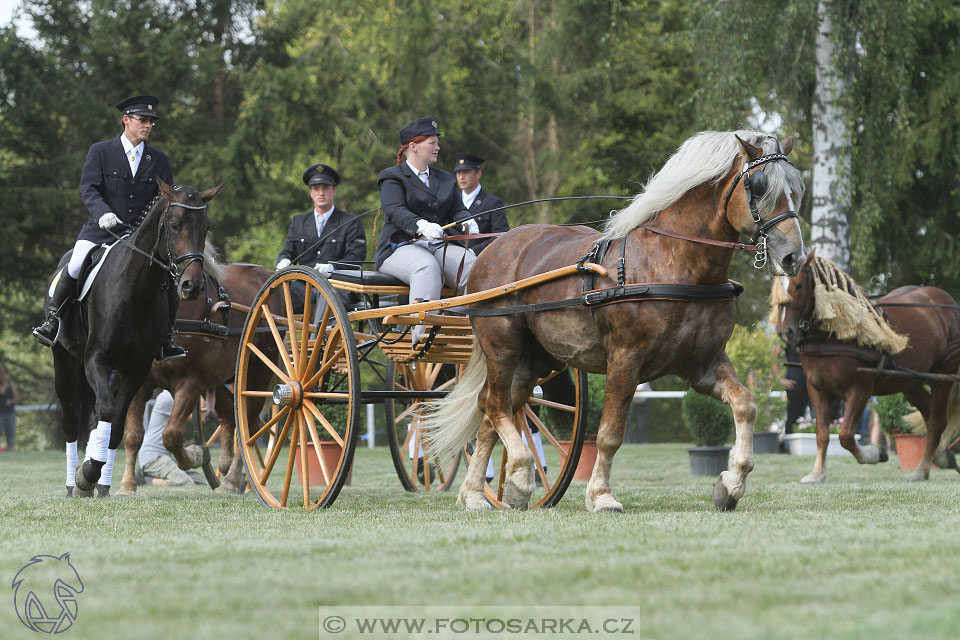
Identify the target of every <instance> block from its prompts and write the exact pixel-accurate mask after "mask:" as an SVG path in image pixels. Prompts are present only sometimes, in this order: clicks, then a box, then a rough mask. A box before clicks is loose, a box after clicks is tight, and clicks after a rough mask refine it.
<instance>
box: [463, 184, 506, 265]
mask: <svg viewBox="0 0 960 640" xmlns="http://www.w3.org/2000/svg"><path fill="white" fill-rule="evenodd" d="M461 199H462V197H461ZM502 207H503V200H501V199H500V197H499V196H495V195H493V194H492V193H490V192H489V191H487V190H486V189H484V188H483V187H480V193H478V194H477V197H476V198H474V200H473V202H472V203H471V204H470V214H471V215H473V214H475V213H481V212H483V211H490V210H491V209H498V211H494V212H493V213H488V214H486V215H482V216H477V217H476V218H474V220H476V221H477V227H479V228H480V233H497V232H506V231H510V223H509V222H508V221H507V212H506V211H504V210H503V208H502ZM494 240H496V238H481V239H480V240H471V241H470V244H468V245H467V246H468V247H470V249H472V250H473V252H474V253H475V254H477V255H480V252H481V251H483V250H484V249H485V248H486V246H487V245H488V244H490V243H491V242H493V241H494Z"/></svg>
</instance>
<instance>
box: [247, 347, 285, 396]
mask: <svg viewBox="0 0 960 640" xmlns="http://www.w3.org/2000/svg"><path fill="white" fill-rule="evenodd" d="M247 349H249V350H250V351H251V352H252V353H253V354H254V355H255V356H257V358H259V359H260V361H261V362H263V364H265V365H267V367H268V368H269V369H270V370H271V371H273V373H274V375H276V376H277V377H278V378H280V379H281V380H283V381H284V382H286V381H287V380H289V379H290V376H288V375H287V374H285V373H284V372H283V371H280V369H279V368H278V367H277V365H275V364H274V363H273V360H271V359H270V358H268V357H267V356H265V355H264V353H263V352H262V351H260V349H258V348H257V346H256V345H255V344H253V343H252V342H250V343H248V344H247ZM250 393H251V392H250V391H244V392H243V394H244V395H248V394H250ZM270 395H271V396H272V395H273V392H270Z"/></svg>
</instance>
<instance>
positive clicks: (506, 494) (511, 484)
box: [503, 476, 533, 509]
mask: <svg viewBox="0 0 960 640" xmlns="http://www.w3.org/2000/svg"><path fill="white" fill-rule="evenodd" d="M531 493H533V489H530V490H528V491H524V490H523V489H521V488H520V487H519V486H517V484H516V482H515V481H514V477H513V476H510V477H509V478H507V481H506V482H505V483H504V484H503V502H504V503H505V504H506V505H507V506H509V507H510V508H511V509H526V508H527V504H528V503H529V502H530V494H531Z"/></svg>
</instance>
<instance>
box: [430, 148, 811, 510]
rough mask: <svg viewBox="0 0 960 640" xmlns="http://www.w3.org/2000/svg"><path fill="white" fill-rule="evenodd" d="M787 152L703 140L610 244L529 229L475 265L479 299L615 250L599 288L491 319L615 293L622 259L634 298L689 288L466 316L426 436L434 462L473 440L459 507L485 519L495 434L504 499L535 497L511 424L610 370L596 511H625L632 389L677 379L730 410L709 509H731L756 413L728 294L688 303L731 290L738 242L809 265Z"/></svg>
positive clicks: (612, 233)
mask: <svg viewBox="0 0 960 640" xmlns="http://www.w3.org/2000/svg"><path fill="white" fill-rule="evenodd" d="M792 148H793V140H792V138H787V139H786V140H784V141H783V142H782V143H778V142H777V140H776V138H773V137H771V136H766V135H764V134H762V133H759V132H756V131H739V132H732V131H731V132H713V131H710V132H702V133H699V134H697V135H695V136H693V137H692V138H690V139H689V140H687V141H686V142H685V143H684V144H683V145H682V146H681V147H680V148H679V149H678V150H677V152H676V153H675V154H674V155H673V156H672V157H671V158H670V159H669V160H668V161H667V163H666V164H665V165H664V166H663V168H662V169H661V170H660V171H659V172H658V173H657V174H656V175H655V176H654V177H653V178H652V179H651V180H650V182H649V183H648V184H647V185H646V187H645V189H644V191H643V192H642V193H641V194H639V195H638V196H636V198H634V200H633V201H632V202H631V204H630V205H628V206H627V207H626V208H625V209H623V210H621V211H619V212H617V213H616V214H615V215H613V216H612V217H611V219H610V220H609V221H608V223H607V226H606V229H605V231H604V233H603V235H602V236H601V234H599V233H598V232H596V231H594V230H593V229H588V228H586V227H559V226H550V225H529V226H524V227H519V228H517V229H514V230H512V231H510V232H509V233H507V234H505V235H504V236H502V237H501V238H499V239H498V240H497V241H496V242H494V243H493V244H491V245H490V246H489V247H487V248H486V249H485V250H484V251H483V253H482V254H480V257H479V258H478V259H477V261H476V262H475V263H474V266H473V269H472V271H471V273H470V279H469V283H468V289H469V290H470V291H479V290H482V289H489V288H492V287H495V286H500V285H504V284H507V283H510V282H512V281H516V280H520V279H521V278H525V277H529V276H532V275H535V274H539V273H544V272H546V271H548V270H551V269H555V268H557V267H561V266H566V265H569V264H571V263H573V262H576V261H577V260H578V258H580V257H581V256H586V255H587V254H588V253H589V252H591V251H592V248H593V247H594V246H595V245H596V243H597V242H598V241H599V240H601V239H604V240H610V241H611V245H610V249H609V251H608V252H607V253H606V256H605V257H604V258H603V259H602V263H601V264H602V265H603V266H605V267H606V268H608V269H609V272H610V275H609V277H600V276H598V277H597V278H596V281H595V282H592V283H591V282H589V281H585V280H584V279H583V278H580V277H566V278H562V279H558V280H553V281H550V282H548V283H546V284H544V285H540V286H537V287H533V288H530V289H524V290H522V291H519V292H515V293H511V294H508V295H505V296H502V297H499V298H496V299H494V300H492V301H489V302H487V303H485V304H484V305H482V306H486V307H510V306H515V305H521V304H535V303H542V302H549V301H558V300H565V299H570V298H576V297H579V296H580V295H581V293H582V292H583V290H584V289H607V288H613V287H615V286H616V285H617V284H618V280H619V278H618V276H617V271H618V263H620V256H621V255H622V256H623V262H622V269H623V280H624V281H625V283H627V286H629V285H631V284H638V285H643V284H651V283H657V284H673V285H690V286H687V287H680V288H678V289H677V290H676V291H677V294H676V295H674V294H669V293H665V294H664V295H661V296H659V297H657V298H655V299H648V300H643V301H639V300H632V301H631V300H624V301H621V302H619V303H616V304H604V305H597V306H593V307H589V308H588V307H586V306H583V305H575V306H569V307H565V308H562V309H552V310H544V311H536V312H518V313H510V314H509V315H500V316H471V323H472V325H473V330H474V334H475V337H476V347H475V348H474V352H473V355H472V357H471V360H470V363H469V364H468V365H467V367H466V369H465V372H464V377H463V379H462V380H461V382H460V384H459V385H458V386H457V387H456V388H455V390H454V391H453V392H451V394H450V395H449V396H447V398H445V399H444V400H442V401H440V402H438V403H435V404H434V406H433V414H432V416H431V417H430V418H429V419H428V420H427V421H426V424H425V425H424V429H425V432H427V434H428V435H427V440H428V446H430V447H431V448H432V449H433V451H434V452H435V453H439V455H440V456H441V457H440V459H446V456H448V455H451V454H452V453H453V452H455V451H457V450H458V449H459V448H460V447H462V446H464V445H465V444H466V443H467V442H469V441H470V440H471V439H472V438H473V436H474V434H477V446H476V449H475V454H474V456H473V458H472V460H471V462H470V467H469V469H468V471H467V477H466V479H465V480H464V482H463V485H462V486H461V488H460V494H459V499H458V502H459V503H460V504H462V505H464V506H465V507H466V508H467V509H468V510H484V509H488V508H490V507H489V505H488V504H487V503H486V501H485V500H484V498H483V493H482V489H483V480H484V477H483V474H484V471H485V468H486V465H487V459H488V457H489V455H490V451H491V449H492V447H493V446H494V444H495V442H496V439H497V437H498V436H499V438H500V439H501V441H502V442H503V443H504V447H505V448H506V451H507V474H508V476H509V477H508V479H507V482H506V484H505V487H504V494H503V495H504V501H505V502H506V503H507V504H508V505H510V506H511V507H514V508H524V507H525V506H526V504H527V502H528V500H529V496H530V493H531V492H532V490H533V487H534V476H533V459H532V454H531V453H530V451H529V449H528V448H527V447H526V446H524V444H523V442H522V440H521V438H520V435H519V433H518V432H517V429H516V427H515V426H514V423H513V420H512V416H513V415H514V413H515V412H516V411H518V410H519V409H520V408H521V407H522V406H523V403H524V402H526V400H527V398H529V397H530V394H531V392H532V390H533V387H534V385H535V384H536V380H537V378H538V377H542V376H545V375H547V374H548V373H549V372H550V371H551V370H558V369H559V368H560V366H561V363H563V364H567V365H570V366H572V367H578V368H580V369H582V370H586V371H589V372H594V373H605V374H606V388H605V395H604V405H603V413H602V416H601V419H600V427H599V432H598V434H597V448H598V453H599V455H598V457H597V462H596V464H595V466H594V468H593V474H592V476H591V478H590V481H589V483H588V485H587V490H586V506H587V509H588V510H590V511H594V512H604V511H622V510H623V507H622V506H621V504H620V503H619V502H617V500H615V499H614V497H613V495H612V493H611V489H610V468H611V463H612V460H613V456H614V454H615V453H616V451H617V450H618V449H619V447H620V445H621V444H622V442H623V434H624V428H625V420H626V416H627V410H628V408H629V406H630V401H631V399H632V398H633V394H634V391H635V390H636V388H637V385H638V384H640V383H641V382H645V381H648V380H652V379H654V378H659V377H660V376H663V375H666V374H669V373H672V374H676V375H679V376H681V377H682V378H684V379H685V380H686V381H687V382H689V383H690V384H691V385H692V386H693V387H694V388H695V389H696V390H697V391H698V392H700V393H703V394H706V395H710V396H713V397H715V398H719V399H721V400H723V401H724V402H726V403H727V404H729V405H730V406H731V408H732V409H733V415H734V418H735V420H736V426H737V429H736V446H735V447H734V449H733V453H732V457H731V469H730V470H729V471H724V472H723V474H721V476H720V478H719V480H718V481H717V483H716V484H715V486H714V492H713V500H714V504H715V505H716V506H717V508H718V509H721V510H732V509H734V508H736V505H737V502H738V501H739V500H740V498H741V497H742V496H743V494H744V489H745V483H746V477H747V474H748V473H750V471H751V470H752V469H753V422H754V418H755V416H756V410H757V408H756V401H755V399H754V396H753V394H752V393H751V392H750V391H749V390H748V389H747V388H746V387H745V386H744V385H743V384H741V383H740V381H739V380H738V379H737V375H736V373H735V372H734V370H733V367H732V366H731V364H730V360H729V359H728V358H727V356H726V353H725V352H724V346H725V344H726V342H727V339H728V338H729V337H730V334H731V333H732V331H733V325H734V302H733V299H734V298H735V293H729V294H727V295H724V296H718V297H713V298H711V299H709V300H705V299H704V298H699V299H691V298H690V297H689V296H687V295H686V294H688V293H691V292H693V291H694V290H698V291H703V290H704V289H703V288H704V287H708V288H709V287H710V286H717V287H726V286H729V285H728V283H727V271H728V269H729V266H730V260H731V259H732V257H733V255H734V250H735V249H736V248H744V245H739V247H738V246H735V241H736V240H737V239H738V238H739V237H740V236H741V235H742V234H746V235H747V236H752V237H753V238H754V240H755V242H756V244H757V246H758V247H761V249H760V250H759V251H758V254H757V258H756V263H755V264H757V265H758V266H759V265H761V264H762V263H763V262H765V261H766V257H767V254H768V253H769V255H770V256H771V257H772V258H773V261H775V262H776V263H778V264H779V266H780V267H782V269H784V270H786V271H787V272H789V273H791V274H792V273H796V271H797V270H798V269H799V268H800V265H801V264H802V262H803V259H804V257H805V252H804V249H803V239H802V237H801V233H800V225H799V223H798V221H797V218H796V213H795V210H796V208H798V207H799V203H800V199H801V197H802V194H803V182H802V180H801V177H800V172H799V171H797V169H796V168H794V167H793V165H792V164H790V163H789V162H788V161H787V158H786V154H788V153H789V152H790V151H791V149H792ZM768 232H769V237H768V236H767V234H768ZM637 288H638V289H643V287H642V286H638V287H637ZM611 290H612V289H611ZM659 290H660V291H666V289H665V288H662V287H660V288H659ZM684 292H685V293H684Z"/></svg>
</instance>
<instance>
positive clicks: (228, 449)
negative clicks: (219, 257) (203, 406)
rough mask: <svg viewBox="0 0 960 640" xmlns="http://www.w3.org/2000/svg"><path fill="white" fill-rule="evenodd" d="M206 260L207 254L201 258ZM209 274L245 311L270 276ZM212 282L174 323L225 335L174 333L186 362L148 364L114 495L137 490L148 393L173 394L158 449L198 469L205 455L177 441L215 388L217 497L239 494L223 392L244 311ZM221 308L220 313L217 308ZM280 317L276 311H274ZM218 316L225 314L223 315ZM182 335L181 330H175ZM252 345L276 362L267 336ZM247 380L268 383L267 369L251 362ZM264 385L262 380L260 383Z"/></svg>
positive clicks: (247, 269) (254, 409) (231, 270)
mask: <svg viewBox="0 0 960 640" xmlns="http://www.w3.org/2000/svg"><path fill="white" fill-rule="evenodd" d="M205 255H206V256H207V260H209V259H210V256H211V253H210V252H209V251H208V252H207V253H206V254H205ZM215 266H216V269H215V270H214V273H215V275H216V277H217V280H218V281H219V285H220V287H222V289H223V292H224V293H225V294H226V296H227V298H228V299H229V301H230V302H235V303H238V304H241V305H245V306H249V305H250V304H252V303H253V300H254V298H255V297H256V295H257V291H259V290H260V286H261V285H262V284H263V283H264V282H266V280H267V278H269V277H270V275H271V274H272V272H271V271H267V270H266V269H264V268H263V267H261V266H258V265H254V264H243V263H237V264H227V265H223V264H218V263H215ZM213 288H215V287H214V286H213V280H211V279H210V278H208V279H207V289H206V291H207V295H206V296H201V297H200V298H199V299H197V300H194V301H192V302H187V303H181V304H180V309H179V311H178V313H177V320H178V322H179V321H182V320H187V321H194V322H200V321H205V320H206V321H209V322H212V323H216V324H219V325H220V326H226V327H227V330H228V331H229V334H228V335H226V336H223V337H213V336H209V335H196V334H191V333H178V335H177V337H176V342H177V344H178V345H180V346H181V347H183V348H184V349H186V350H187V357H186V358H180V359H178V360H166V361H163V362H154V363H153V368H152V369H151V370H150V375H149V376H148V377H147V380H146V381H145V382H144V383H143V386H142V387H141V388H140V391H139V392H138V393H137V395H136V396H135V397H134V399H133V402H131V404H130V410H129V411H128V412H127V428H126V431H125V435H124V441H123V442H124V447H125V449H126V452H127V455H126V459H125V466H124V471H123V481H122V483H121V487H120V489H119V490H118V491H117V493H118V494H120V495H128V494H132V493H134V492H135V491H136V490H137V483H136V480H135V478H134V471H135V464H136V459H137V453H138V452H139V451H140V446H141V445H142V444H143V409H144V406H145V405H146V403H147V400H149V399H150V397H151V395H152V394H153V391H154V389H156V388H158V387H159V388H163V389H168V390H169V391H170V392H171V393H172V394H173V398H174V400H173V410H172V411H171V413H170V419H169V420H168V421H167V425H166V426H165V427H164V429H163V446H164V447H165V448H166V449H167V450H168V451H170V452H171V453H173V454H174V457H175V458H176V460H177V464H178V465H179V466H180V468H182V469H191V468H195V467H199V466H200V465H201V464H202V463H203V457H204V455H206V452H204V451H203V450H202V449H201V448H200V447H198V446H197V445H188V446H186V447H185V446H184V443H183V436H184V429H185V427H186V424H187V421H188V420H189V419H190V416H191V413H192V412H193V410H194V408H195V407H196V406H197V402H198V401H199V400H200V396H201V394H203V393H204V391H205V390H206V389H209V388H216V403H215V406H216V414H217V420H218V421H219V423H220V461H219V463H218V465H217V466H218V469H219V470H220V486H219V487H218V488H217V489H216V492H217V493H241V492H242V490H243V478H242V476H241V468H242V467H243V464H242V460H241V458H240V456H235V455H234V442H233V438H234V432H235V431H236V416H235V414H234V405H233V394H232V393H231V392H230V391H229V390H228V389H227V387H226V383H229V382H230V381H231V380H232V379H233V375H234V371H235V369H236V365H237V352H238V351H239V349H240V332H241V330H242V328H243V322H244V320H245V319H246V311H245V310H243V311H241V310H231V309H230V308H229V305H224V304H222V303H221V301H220V300H219V295H218V292H217V291H211V289H213ZM221 308H222V309H225V311H221V310H220V309H221ZM274 311H275V312H278V313H279V312H280V311H281V310H280V309H274ZM224 313H225V314H226V315H224ZM181 331H183V329H181ZM256 344H257V346H258V347H259V348H260V349H261V351H263V352H264V353H265V354H266V355H267V357H272V358H276V354H277V346H276V343H275V342H274V341H273V339H272V338H271V337H270V336H269V335H263V336H261V338H260V339H258V340H256ZM249 375H250V376H252V377H254V378H255V379H260V378H259V377H260V376H266V378H269V377H270V375H272V374H271V372H270V370H269V369H268V368H267V367H266V366H265V365H263V364H262V363H261V362H260V361H259V360H258V361H257V362H254V363H251V369H250V374H249ZM264 384H266V381H264ZM256 405H257V403H249V404H248V406H249V407H250V411H251V413H252V415H251V416H250V421H251V424H256V421H257V413H258V412H259V410H260V406H256Z"/></svg>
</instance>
